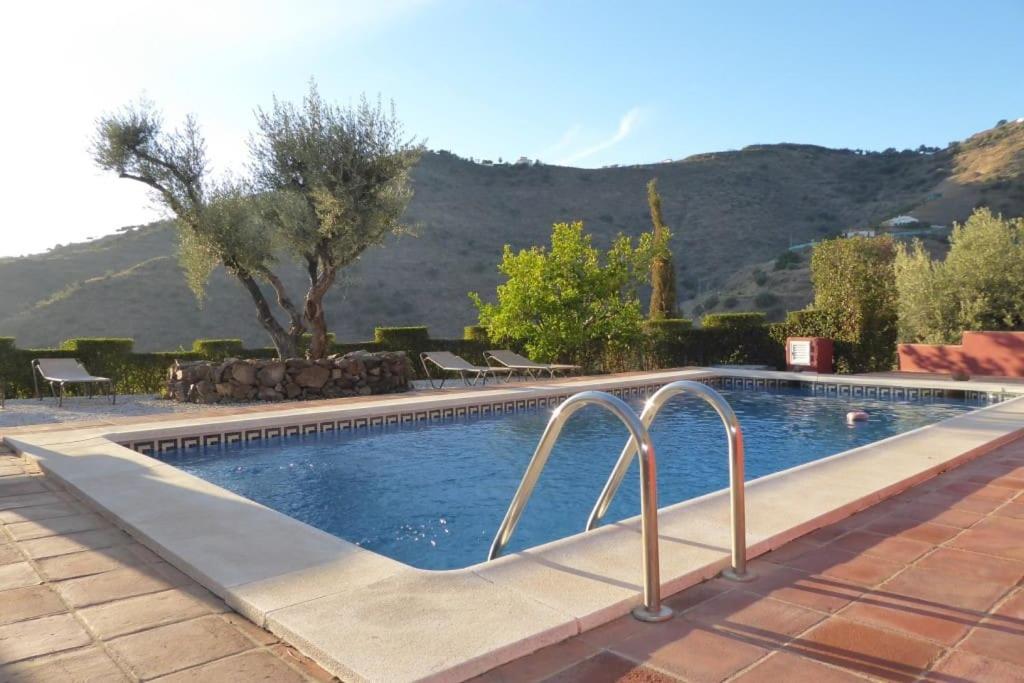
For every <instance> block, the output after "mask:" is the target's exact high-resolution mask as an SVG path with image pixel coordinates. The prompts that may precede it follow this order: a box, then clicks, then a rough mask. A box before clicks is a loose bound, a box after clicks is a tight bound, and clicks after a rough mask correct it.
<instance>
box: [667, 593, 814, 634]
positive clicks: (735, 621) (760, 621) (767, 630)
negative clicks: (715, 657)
mask: <svg viewBox="0 0 1024 683" xmlns="http://www.w3.org/2000/svg"><path fill="white" fill-rule="evenodd" d="M682 618H684V619H688V620H691V621H697V622H701V623H703V624H704V625H706V626H709V627H711V628H714V629H718V630H725V631H728V632H729V633H731V634H734V635H736V636H737V637H741V638H749V639H750V640H751V641H752V642H754V644H756V645H763V646H765V647H767V646H768V645H769V644H777V645H781V644H782V643H784V642H786V640H788V639H789V638H790V637H792V636H795V635H796V634H798V633H802V632H803V631H806V630H807V628H808V627H810V626H811V625H812V624H816V623H818V622H819V621H821V620H822V619H824V618H825V615H824V614H822V613H820V612H815V611H813V610H809V609H806V608H803V607H799V606H797V605H794V604H791V603H788V602H782V601H780V600H773V599H772V598H766V597H763V596H760V595H757V594H756V593H750V592H747V591H738V590H737V591H731V592H729V593H726V594H724V595H722V596H720V597H717V598H714V599H713V600H708V601H707V602H704V603H701V604H700V605H698V606H697V607H694V608H693V609H692V610H690V611H688V612H686V613H685V614H683V617H682Z"/></svg>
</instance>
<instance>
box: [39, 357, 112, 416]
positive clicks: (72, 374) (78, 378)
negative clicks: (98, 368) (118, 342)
mask: <svg viewBox="0 0 1024 683" xmlns="http://www.w3.org/2000/svg"><path fill="white" fill-rule="evenodd" d="M39 377H42V378H43V381H45V382H49V383H50V393H52V394H53V397H54V398H56V399H57V405H58V406H62V405H64V387H65V386H67V385H68V384H84V385H86V386H87V387H88V389H89V398H92V388H93V387H94V386H96V385H100V386H101V387H103V388H105V389H106V391H107V394H108V395H109V396H110V402H111V403H117V393H116V392H115V391H114V383H113V382H112V381H111V380H110V379H109V378H107V377H97V376H96V375H90V374H89V371H88V370H86V369H85V367H83V366H82V364H81V363H79V362H78V361H77V360H76V359H74V358H36V359H35V360H33V361H32V382H33V384H35V388H36V398H38V399H39V400H42V398H43V397H42V395H41V394H40V393H39Z"/></svg>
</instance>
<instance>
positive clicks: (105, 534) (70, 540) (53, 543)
mask: <svg viewBox="0 0 1024 683" xmlns="http://www.w3.org/2000/svg"><path fill="white" fill-rule="evenodd" d="M129 542H131V538H130V537H129V536H128V534H126V533H124V532H123V531H119V530H117V529H114V528H108V529H95V530H93V531H82V532H79V533H75V534H66V535H64V536H48V537H46V538H34V539H32V540H30V541H20V542H19V544H18V545H20V546H21V549H22V550H23V551H24V552H25V553H27V554H28V555H29V557H32V558H37V559H41V558H44V557H55V556H57V555H67V554H70V553H77V552H81V551H83V550H99V549H101V548H110V547H112V546H118V545H124V544H126V543H129Z"/></svg>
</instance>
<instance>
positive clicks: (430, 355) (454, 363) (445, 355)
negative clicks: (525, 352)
mask: <svg viewBox="0 0 1024 683" xmlns="http://www.w3.org/2000/svg"><path fill="white" fill-rule="evenodd" d="M420 362H421V363H422V364H423V372H424V374H426V376H427V379H428V380H430V386H432V387H434V388H435V389H440V388H441V387H443V386H444V383H445V379H446V378H445V377H442V378H441V383H440V384H438V385H437V386H434V378H433V377H431V376H430V369H429V368H428V366H427V363H430V364H431V365H434V366H436V367H437V368H438V369H439V370H441V371H443V372H448V373H458V375H459V377H461V378H462V381H463V382H465V383H466V386H473V385H474V384H476V383H477V382H478V381H479V382H482V383H483V384H486V383H487V377H488V376H490V377H491V378H492V379H498V378H499V377H501V376H502V375H504V377H505V381H506V382H507V381H508V380H509V378H510V377H511V376H512V373H513V372H514V370H511V369H510V368H495V367H491V366H489V365H483V366H481V365H473V364H472V363H470V362H469V361H467V360H466V359H464V358H461V357H459V356H456V355H455V354H454V353H451V352H450V351H424V352H423V353H421V354H420Z"/></svg>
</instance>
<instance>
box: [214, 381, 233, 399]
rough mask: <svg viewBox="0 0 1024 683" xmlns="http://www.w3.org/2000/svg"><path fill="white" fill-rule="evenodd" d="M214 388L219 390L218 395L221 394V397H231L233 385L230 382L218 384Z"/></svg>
mask: <svg viewBox="0 0 1024 683" xmlns="http://www.w3.org/2000/svg"><path fill="white" fill-rule="evenodd" d="M214 388H215V389H216V390H217V393H218V394H220V395H221V396H230V395H231V383H230V382H217V383H216V384H215V385H214Z"/></svg>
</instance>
